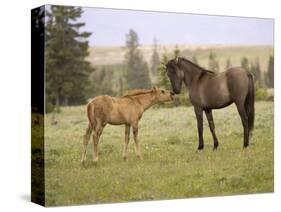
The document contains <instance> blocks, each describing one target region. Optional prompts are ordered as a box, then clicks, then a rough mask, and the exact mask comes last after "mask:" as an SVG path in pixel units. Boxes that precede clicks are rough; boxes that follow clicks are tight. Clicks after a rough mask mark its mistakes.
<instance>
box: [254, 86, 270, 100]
mask: <svg viewBox="0 0 281 212" xmlns="http://www.w3.org/2000/svg"><path fill="white" fill-rule="evenodd" d="M267 96H268V94H267V90H266V89H265V88H256V94H255V97H256V101H266V100H267Z"/></svg>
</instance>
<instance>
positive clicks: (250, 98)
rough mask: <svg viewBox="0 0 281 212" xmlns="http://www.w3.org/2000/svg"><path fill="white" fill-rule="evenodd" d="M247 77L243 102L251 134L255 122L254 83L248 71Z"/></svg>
mask: <svg viewBox="0 0 281 212" xmlns="http://www.w3.org/2000/svg"><path fill="white" fill-rule="evenodd" d="M248 78H249V84H248V94H247V98H246V102H245V107H246V112H247V115H248V126H249V131H250V134H251V132H252V130H253V128H254V122H255V83H254V78H253V75H252V74H250V73H249V74H248Z"/></svg>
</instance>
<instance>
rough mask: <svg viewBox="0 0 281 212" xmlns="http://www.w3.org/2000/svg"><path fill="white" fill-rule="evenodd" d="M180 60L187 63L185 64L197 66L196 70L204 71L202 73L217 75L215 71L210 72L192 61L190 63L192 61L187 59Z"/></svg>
mask: <svg viewBox="0 0 281 212" xmlns="http://www.w3.org/2000/svg"><path fill="white" fill-rule="evenodd" d="M180 59H181V60H183V61H185V62H187V63H189V64H190V65H192V66H195V67H196V68H198V69H200V70H202V71H204V72H209V73H212V74H214V73H215V72H213V71H210V70H208V69H205V68H203V67H201V66H199V65H197V64H196V63H193V62H192V61H190V60H188V59H185V58H184V57H181V58H180Z"/></svg>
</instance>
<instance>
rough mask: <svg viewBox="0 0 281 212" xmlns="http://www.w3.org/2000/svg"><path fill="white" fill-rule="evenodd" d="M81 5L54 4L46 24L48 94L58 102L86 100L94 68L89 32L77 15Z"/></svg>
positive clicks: (80, 11) (80, 10) (80, 12)
mask: <svg viewBox="0 0 281 212" xmlns="http://www.w3.org/2000/svg"><path fill="white" fill-rule="evenodd" d="M82 12H83V11H82V9H81V8H79V7H65V6H51V8H50V11H49V12H47V16H48V22H47V26H46V31H47V35H46V95H47V99H49V101H51V102H52V103H53V104H56V105H62V104H64V105H68V104H81V103H83V102H84V101H85V100H86V93H87V92H86V89H87V86H88V83H89V80H88V77H89V73H90V71H91V70H92V69H91V66H90V63H89V62H87V61H86V60H85V57H86V56H88V47H89V46H88V41H87V38H88V37H89V36H90V35H91V33H89V32H80V28H81V27H83V26H84V25H85V24H84V23H82V22H78V21H77V19H78V18H79V17H81V15H82Z"/></svg>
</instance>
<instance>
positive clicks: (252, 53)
mask: <svg viewBox="0 0 281 212" xmlns="http://www.w3.org/2000/svg"><path fill="white" fill-rule="evenodd" d="M175 46H176V45H159V46H158V53H159V55H160V57H161V55H162V54H163V53H164V51H166V52H167V54H168V55H169V56H170V57H172V55H173V54H172V53H173V50H174V49H175ZM139 48H140V50H141V51H142V53H143V57H144V59H145V60H146V61H147V62H148V64H150V58H151V55H152V51H153V46H152V45H144V46H140V47H139ZM178 48H179V49H180V51H181V55H182V56H184V57H186V58H189V59H190V58H191V57H192V56H193V55H195V56H196V57H197V59H198V62H199V65H201V66H203V67H205V68H208V56H209V53H210V51H211V50H212V51H213V52H214V53H215V54H216V55H217V59H218V60H219V63H220V70H221V71H223V70H224V69H225V63H226V60H227V58H228V57H229V58H230V59H231V64H232V66H240V61H241V58H242V57H247V58H248V59H249V60H250V61H251V60H252V61H254V60H255V59H256V58H257V57H258V58H259V60H260V65H261V69H262V71H266V70H267V64H268V58H269V56H270V55H272V54H273V47H272V46H246V45H239V46H238V45H236V46H227V45H187V44H183V45H178ZM89 51H90V55H89V57H88V60H89V61H90V62H91V63H92V64H93V65H95V66H100V65H113V64H122V63H123V62H124V60H125V52H126V48H125V47H124V46H123V47H122V46H97V47H91V48H90V50H89Z"/></svg>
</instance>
